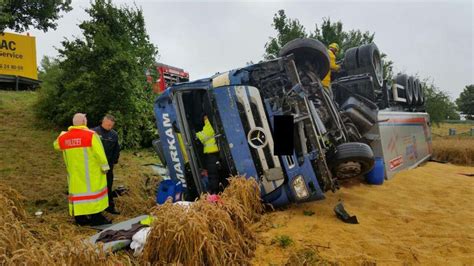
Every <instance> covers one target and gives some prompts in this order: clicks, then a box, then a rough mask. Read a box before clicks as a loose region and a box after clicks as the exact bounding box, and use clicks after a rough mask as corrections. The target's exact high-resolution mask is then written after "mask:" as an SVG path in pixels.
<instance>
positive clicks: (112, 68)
mask: <svg viewBox="0 0 474 266" xmlns="http://www.w3.org/2000/svg"><path fill="white" fill-rule="evenodd" d="M86 12H87V13H88V14H89V16H90V17H91V19H90V20H89V21H84V22H82V23H81V24H80V25H79V27H80V28H81V30H82V33H83V37H82V38H75V39H73V40H65V41H63V42H62V47H61V48H60V49H58V52H59V58H58V59H57V60H50V59H45V60H43V62H42V68H43V69H42V72H44V73H41V75H40V76H41V77H42V78H43V79H44V83H43V85H42V88H41V90H40V94H42V95H41V97H39V99H40V100H39V102H38V105H37V107H38V108H37V111H38V115H39V116H40V117H41V118H43V119H45V120H48V121H50V122H53V123H54V124H55V125H57V126H67V125H70V120H71V117H72V115H73V114H74V113H76V112H85V113H87V117H88V121H89V124H90V125H97V124H98V123H99V120H100V119H101V118H102V117H103V116H104V115H105V114H106V113H111V114H113V115H114V116H115V117H116V118H117V131H118V132H119V136H120V141H121V143H122V145H123V146H125V147H139V146H141V145H149V144H150V143H151V140H152V138H154V136H155V134H156V126H155V123H154V116H153V98H154V95H153V92H152V90H151V86H150V84H148V83H147V82H146V78H145V71H146V70H147V69H148V68H150V67H151V66H152V65H153V64H154V63H155V61H154V60H155V56H156V54H157V49H156V47H155V46H154V45H153V44H151V43H150V41H149V37H148V35H147V34H146V30H145V22H144V18H143V13H142V10H141V9H139V8H137V7H134V8H130V7H127V6H124V7H122V8H118V7H116V6H114V5H113V4H112V3H111V1H106V0H97V1H96V2H95V3H93V4H92V6H91V7H90V8H89V9H86Z"/></svg>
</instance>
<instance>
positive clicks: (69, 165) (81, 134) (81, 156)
mask: <svg viewBox="0 0 474 266" xmlns="http://www.w3.org/2000/svg"><path fill="white" fill-rule="evenodd" d="M72 124H73V125H72V126H70V127H69V128H68V131H67V132H64V131H63V132H61V134H60V135H59V136H58V137H57V139H56V140H55V141H54V144H53V145H54V149H56V150H58V151H62V153H63V158H64V163H65V164H66V169H67V174H68V178H67V181H68V194H69V195H68V201H69V214H70V215H71V216H74V219H75V220H76V223H77V224H79V225H101V224H108V223H110V221H109V220H107V219H106V218H105V217H104V216H103V215H102V214H101V212H102V211H103V210H105V209H106V208H107V207H108V206H109V199H108V196H107V192H108V191H107V179H106V173H107V171H108V170H109V163H108V162H107V157H106V155H105V152H104V147H103V146H102V142H101V140H100V137H99V136H98V135H97V134H96V133H95V132H94V131H92V130H89V128H87V118H86V115H85V114H81V113H77V114H75V115H74V117H73V119H72Z"/></svg>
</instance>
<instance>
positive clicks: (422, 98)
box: [418, 82, 425, 106]
mask: <svg viewBox="0 0 474 266" xmlns="http://www.w3.org/2000/svg"><path fill="white" fill-rule="evenodd" d="M418 85H419V86H420V88H419V90H418V93H419V94H418V100H419V102H420V106H423V105H425V85H424V84H423V83H422V82H419V83H418Z"/></svg>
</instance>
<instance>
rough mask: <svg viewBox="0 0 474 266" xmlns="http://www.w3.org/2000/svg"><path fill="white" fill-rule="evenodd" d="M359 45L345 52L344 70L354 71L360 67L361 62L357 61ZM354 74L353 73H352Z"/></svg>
mask: <svg viewBox="0 0 474 266" xmlns="http://www.w3.org/2000/svg"><path fill="white" fill-rule="evenodd" d="M358 50H359V47H352V48H350V49H348V50H347V51H346V53H345V54H344V64H343V65H344V70H346V71H347V72H352V70H355V69H357V68H358V67H359V63H358V62H357V61H358V60H357V54H358ZM351 74H352V73H351Z"/></svg>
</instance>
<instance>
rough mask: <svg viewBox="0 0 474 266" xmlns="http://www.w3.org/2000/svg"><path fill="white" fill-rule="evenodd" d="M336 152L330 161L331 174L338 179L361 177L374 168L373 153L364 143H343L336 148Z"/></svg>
mask: <svg viewBox="0 0 474 266" xmlns="http://www.w3.org/2000/svg"><path fill="white" fill-rule="evenodd" d="M336 150H337V151H336V154H335V156H334V158H333V160H332V161H333V163H332V172H333V174H334V175H335V176H336V177H337V178H338V179H348V178H353V177H358V176H362V175H365V174H366V173H368V172H369V171H370V170H372V168H373V167H374V164H375V158H374V152H373V151H372V148H370V146H369V145H367V144H365V143H360V142H348V143H343V144H341V145H339V146H337V147H336Z"/></svg>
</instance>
